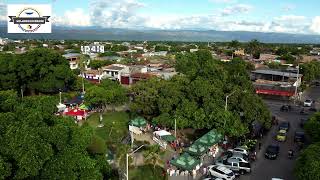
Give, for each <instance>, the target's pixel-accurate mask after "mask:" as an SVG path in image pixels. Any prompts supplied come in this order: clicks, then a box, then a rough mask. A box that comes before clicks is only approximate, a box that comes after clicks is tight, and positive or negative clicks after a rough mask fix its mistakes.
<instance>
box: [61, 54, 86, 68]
mask: <svg viewBox="0 0 320 180" xmlns="http://www.w3.org/2000/svg"><path fill="white" fill-rule="evenodd" d="M62 56H63V57H64V58H66V59H67V60H68V61H69V66H70V69H72V70H73V69H78V68H79V60H80V56H81V54H79V53H68V54H64V55H62Z"/></svg>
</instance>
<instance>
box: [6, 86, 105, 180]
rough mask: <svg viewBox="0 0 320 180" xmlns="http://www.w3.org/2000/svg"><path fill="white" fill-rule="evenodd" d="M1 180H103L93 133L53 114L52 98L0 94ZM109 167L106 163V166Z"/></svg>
mask: <svg viewBox="0 0 320 180" xmlns="http://www.w3.org/2000/svg"><path fill="white" fill-rule="evenodd" d="M0 99H1V102H3V103H4V104H7V105H4V106H1V109H0V146H1V148H0V179H92V178H93V179H102V178H103V174H104V173H105V172H106V170H103V166H102V165H101V162H100V160H99V159H98V158H97V156H96V155H95V154H96V152H92V151H90V153H92V156H90V154H89V152H88V148H89V147H91V146H92V145H91V144H92V142H93V139H94V132H93V129H92V128H91V127H89V126H87V125H84V126H82V127H81V126H78V125H77V124H75V123H74V122H73V120H72V119H70V118H64V117H58V116H55V115H54V114H53V112H54V108H56V107H54V106H55V104H56V103H54V99H55V98H53V97H49V96H34V97H25V98H23V100H21V99H19V98H18V97H17V95H16V93H15V92H14V91H0ZM105 163H106V162H105Z"/></svg>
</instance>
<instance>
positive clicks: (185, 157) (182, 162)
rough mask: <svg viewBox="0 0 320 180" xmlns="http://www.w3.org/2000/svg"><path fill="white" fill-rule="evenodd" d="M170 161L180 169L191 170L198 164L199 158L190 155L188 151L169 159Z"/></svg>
mask: <svg viewBox="0 0 320 180" xmlns="http://www.w3.org/2000/svg"><path fill="white" fill-rule="evenodd" d="M170 163H171V164H172V165H174V166H176V167H177V168H180V169H182V170H188V171H191V170H193V169H194V168H195V167H196V166H197V165H199V164H200V160H199V159H197V158H195V157H192V156H190V155H189V154H188V153H184V154H182V155H181V156H179V157H177V158H176V159H173V160H171V161H170Z"/></svg>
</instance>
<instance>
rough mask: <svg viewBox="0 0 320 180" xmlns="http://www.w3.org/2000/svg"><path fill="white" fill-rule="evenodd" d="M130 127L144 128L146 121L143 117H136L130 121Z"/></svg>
mask: <svg viewBox="0 0 320 180" xmlns="http://www.w3.org/2000/svg"><path fill="white" fill-rule="evenodd" d="M130 125H132V126H136V127H145V126H146V125H147V121H146V120H145V119H144V118H143V117H136V118H135V119H133V120H131V121H130Z"/></svg>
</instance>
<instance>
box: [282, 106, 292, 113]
mask: <svg viewBox="0 0 320 180" xmlns="http://www.w3.org/2000/svg"><path fill="white" fill-rule="evenodd" d="M290 110H291V106H290V105H282V106H281V108H280V111H286V112H288V111H290Z"/></svg>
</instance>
